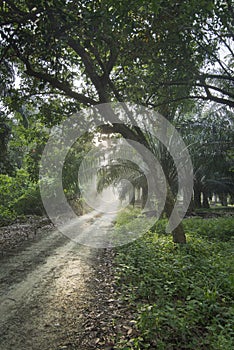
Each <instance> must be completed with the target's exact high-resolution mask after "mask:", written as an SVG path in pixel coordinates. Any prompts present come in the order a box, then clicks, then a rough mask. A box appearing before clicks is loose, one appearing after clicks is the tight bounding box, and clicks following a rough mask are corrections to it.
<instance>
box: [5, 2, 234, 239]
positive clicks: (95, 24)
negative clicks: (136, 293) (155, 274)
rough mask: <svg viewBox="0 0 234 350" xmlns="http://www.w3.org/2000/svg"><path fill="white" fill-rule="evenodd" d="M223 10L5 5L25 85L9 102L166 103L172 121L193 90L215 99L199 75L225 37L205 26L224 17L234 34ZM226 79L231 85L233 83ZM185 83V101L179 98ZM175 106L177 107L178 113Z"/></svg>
mask: <svg viewBox="0 0 234 350" xmlns="http://www.w3.org/2000/svg"><path fill="white" fill-rule="evenodd" d="M226 4H227V9H226V7H225V6H226ZM225 6H224V8H223V7H222V6H221V5H219V4H217V3H214V2H213V1H206V2H205V1H204V2H202V3H199V5H198V4H196V2H194V1H192V0H191V1H189V2H188V3H186V4H185V3H184V2H183V1H179V2H176V3H174V2H172V1H169V0H164V1H161V2H158V3H156V2H155V1H146V0H138V1H123V2H118V3H117V4H116V3H114V2H113V1H112V0H102V1H98V0H95V1H91V0H85V1H73V0H71V1H63V0H58V1H54V0H50V1H46V2H45V1H43V0H37V1H32V0H28V1H26V0H25V1H20V2H18V3H17V4H15V2H14V1H11V0H9V1H2V2H1V9H0V16H1V17H0V18H1V27H0V36H1V39H2V49H1V59H2V60H3V59H4V60H7V61H10V60H11V62H12V64H13V67H14V69H15V70H16V71H17V74H18V76H19V78H20V86H19V87H16V86H15V85H14V84H11V85H10V86H9V87H8V90H9V94H8V96H10V98H8V99H4V103H5V104H7V105H9V106H11V107H12V106H13V105H14V104H15V103H16V104H17V103H19V101H20V103H21V104H23V103H24V102H25V101H26V100H27V102H28V103H30V101H31V104H32V105H36V104H37V103H38V101H40V99H41V96H43V95H44V96H46V97H48V96H50V98H51V103H52V104H53V102H54V101H55V100H56V99H57V98H58V96H59V98H61V102H62V103H63V102H65V100H66V99H67V101H68V104H69V108H70V109H72V106H75V107H76V108H77V109H78V108H81V107H83V106H90V105H95V104H98V103H105V102H110V101H112V100H117V101H126V100H130V101H133V102H138V103H142V104H147V105H154V106H156V105H157V106H158V105H163V107H164V108H163V110H164V112H166V113H168V115H166V116H167V117H168V118H169V117H171V118H173V116H174V113H173V112H174V111H175V108H177V107H178V101H181V100H183V99H184V98H185V97H186V98H194V96H191V92H192V91H193V89H194V88H199V89H200V88H204V89H205V91H206V96H205V97H204V96H200V98H202V99H212V98H213V96H212V95H211V94H210V91H211V87H210V86H209V85H210V84H208V83H207V80H205V83H204V82H203V85H202V86H201V84H202V83H201V81H202V79H203V78H204V74H203V78H202V79H200V80H199V81H198V77H200V75H201V69H202V67H203V66H204V62H213V61H212V53H213V52H214V50H217V47H218V44H219V43H220V40H219V39H218V37H217V33H218V29H217V30H216V32H217V33H213V36H212V35H209V33H208V34H207V31H206V32H204V28H206V26H207V25H208V24H211V25H212V21H213V22H215V21H216V18H218V19H219V20H221V21H222V23H224V22H225V23H226V24H225V26H224V28H225V35H226V33H227V31H228V29H230V28H229V27H228V20H227V18H228V10H229V8H230V5H229V2H228V1H227V2H226V3H225ZM222 8H223V10H222ZM194 24H196V25H195V26H194ZM191 28H194V30H193V31H191ZM209 36H210V37H209ZM197 37H199V41H198V42H197ZM208 37H209V40H208V42H206V40H207V39H208ZM200 44H202V45H204V46H205V48H204V49H203V48H201V45H200ZM230 67H231V65H230ZM155 72H156V73H157V74H156V73H155ZM191 72H192V74H191ZM199 74H200V75H199ZM205 74H207V73H205ZM225 74H226V73H225ZM226 75H227V74H226ZM226 75H225V79H224V80H225V83H226V86H227V85H228V83H229V82H231V79H230V78H229V74H228V78H227V79H226ZM158 77H161V78H162V79H160V80H158ZM205 78H206V77H205ZM208 78H211V77H208ZM215 79H219V77H215ZM178 80H179V81H178ZM203 80H204V79H203ZM77 81H78V82H79V87H77ZM155 81H157V82H158V81H159V83H160V86H161V87H160V86H159V85H158V84H155ZM222 81H223V80H222ZM136 82H139V84H138V83H137V84H136ZM161 82H162V83H161ZM181 86H183V92H185V95H186V96H184V95H183V94H181V90H182V89H181ZM223 90H224V89H223V88H216V87H215V88H213V90H212V91H216V92H218V93H219V94H223V93H224V91H223ZM225 91H227V92H228V93H227V94H226V95H225V96H228V99H227V98H225V99H224V98H223V97H217V96H216V97H215V99H216V100H217V102H220V103H223V102H225V103H227V104H229V105H232V104H233V102H232V101H231V99H229V97H230V98H231V97H232V96H231V95H230V93H229V86H227V88H226V90H225ZM197 97H199V96H196V98H197ZM223 100H225V101H223ZM173 101H175V102H176V104H175V107H173V108H172V107H171V102H173ZM50 117H51V116H48V118H49V120H50ZM112 132H115V133H120V134H121V135H122V136H123V137H124V138H128V139H131V140H135V141H137V142H141V143H142V144H144V145H145V146H146V147H147V148H149V149H150V145H149V143H148V141H147V138H146V136H145V135H144V133H143V132H142V131H141V130H140V128H138V127H136V126H135V127H129V126H128V125H125V124H115V125H112ZM169 202H170V203H171V202H173V200H171V199H170V201H169ZM169 211H170V210H169ZM168 213H169V212H168ZM181 236H182V241H183V242H185V236H184V235H183V234H182V235H181ZM179 240H181V239H179ZM175 241H177V239H176V238H175Z"/></svg>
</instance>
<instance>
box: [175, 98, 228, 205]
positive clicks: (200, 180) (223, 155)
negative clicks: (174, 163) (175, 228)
mask: <svg viewBox="0 0 234 350" xmlns="http://www.w3.org/2000/svg"><path fill="white" fill-rule="evenodd" d="M177 122H178V124H177V127H178V128H179V129H180V131H181V133H182V134H183V136H184V139H185V142H186V143H187V145H188V147H189V149H190V155H191V158H192V161H193V167H194V198H193V199H194V206H195V208H201V207H204V208H208V207H209V202H208V199H209V197H211V196H212V194H213V193H215V194H219V195H220V196H221V195H223V194H230V195H231V194H232V193H233V171H232V169H231V167H232V162H233V156H232V151H233V141H234V140H233V132H232V130H233V113H232V112H231V111H230V110H229V108H228V107H224V106H219V107H218V106H217V104H213V105H212V104H208V105H207V104H205V105H204V106H203V107H202V108H201V107H200V108H196V110H195V111H194V112H193V113H192V114H191V112H190V114H188V115H187V116H186V117H183V118H181V119H180V120H178V121H177ZM202 197H203V201H202Z"/></svg>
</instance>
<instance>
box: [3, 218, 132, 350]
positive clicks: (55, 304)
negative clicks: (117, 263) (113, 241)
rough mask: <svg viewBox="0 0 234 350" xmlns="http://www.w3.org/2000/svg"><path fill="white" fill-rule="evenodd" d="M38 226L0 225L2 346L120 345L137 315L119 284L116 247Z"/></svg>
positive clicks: (81, 349) (31, 349)
mask: <svg viewBox="0 0 234 350" xmlns="http://www.w3.org/2000/svg"><path fill="white" fill-rule="evenodd" d="M89 222H90V216H89ZM25 225H26V226H27V225H28V226H27V230H26V228H25V227H26V226H25ZM37 227H38V225H37ZM39 227H40V225H39ZM34 228H35V225H34V224H32V223H30V224H25V223H23V224H22V223H17V224H15V225H12V226H8V227H4V228H1V229H0V243H1V245H0V250H1V252H2V254H1V259H0V286H1V287H0V350H15V349H17V350H39V349H43V350H55V349H56V350H60V349H76V350H90V349H106V350H108V349H109V350H110V349H117V347H115V342H116V340H117V339H118V336H119V334H120V333H122V334H124V333H126V335H128V334H130V333H131V331H129V329H131V328H129V322H130V319H131V318H132V315H130V314H129V312H128V311H127V306H126V305H124V303H123V302H122V301H121V300H120V298H119V294H118V289H117V287H116V285H115V280H114V276H113V269H112V261H113V257H114V254H115V253H114V250H112V249H110V248H106V249H97V248H89V247H87V246H84V245H79V244H77V243H75V242H74V241H71V240H70V239H68V238H67V237H66V236H64V235H62V234H61V233H60V232H58V231H56V230H54V229H53V228H52V227H50V226H48V225H47V226H44V227H43V228H40V229H39V230H37V233H36V235H35V229H34ZM25 230H26V231H27V232H26V233H25ZM22 232H23V233H24V234H22ZM19 237H20V239H19ZM22 237H23V238H22Z"/></svg>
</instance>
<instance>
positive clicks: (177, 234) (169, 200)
mask: <svg viewBox="0 0 234 350" xmlns="http://www.w3.org/2000/svg"><path fill="white" fill-rule="evenodd" d="M174 205H175V200H174V196H173V194H172V192H171V189H170V187H169V186H168V187H167V196H166V203H165V208H164V210H165V213H166V216H167V218H168V219H169V218H170V216H171V213H172V210H173V209H174ZM178 222H180V218H179V214H178ZM172 237H173V242H174V243H186V236H185V233H184V228H183V224H182V222H180V223H179V225H178V226H177V227H176V228H175V229H174V230H173V231H172Z"/></svg>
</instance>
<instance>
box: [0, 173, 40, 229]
mask: <svg viewBox="0 0 234 350" xmlns="http://www.w3.org/2000/svg"><path fill="white" fill-rule="evenodd" d="M0 203H1V204H0V224H2V225H5V224H7V223H9V222H11V221H12V220H13V219H15V217H16V216H17V215H24V214H25V215H27V214H38V215H41V214H42V213H43V205H42V202H41V199H40V193H39V189H38V186H36V185H35V184H32V183H30V181H29V175H28V173H27V172H26V171H25V170H23V169H21V170H18V171H17V173H16V176H15V177H10V176H8V175H0Z"/></svg>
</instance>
